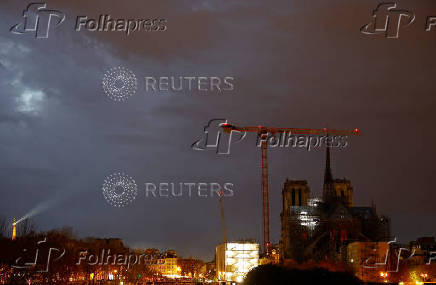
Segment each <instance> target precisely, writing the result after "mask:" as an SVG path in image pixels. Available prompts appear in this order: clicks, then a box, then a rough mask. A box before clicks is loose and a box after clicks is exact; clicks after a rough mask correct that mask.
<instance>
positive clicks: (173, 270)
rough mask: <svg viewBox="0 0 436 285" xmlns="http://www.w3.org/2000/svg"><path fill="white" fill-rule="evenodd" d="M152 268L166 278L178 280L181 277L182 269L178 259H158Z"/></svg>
mask: <svg viewBox="0 0 436 285" xmlns="http://www.w3.org/2000/svg"><path fill="white" fill-rule="evenodd" d="M151 268H152V269H153V270H154V271H155V272H157V273H160V274H162V275H164V276H167V277H170V278H176V277H179V276H180V273H181V268H180V267H179V266H178V265H177V257H167V258H161V259H158V260H157V262H156V264H152V265H151Z"/></svg>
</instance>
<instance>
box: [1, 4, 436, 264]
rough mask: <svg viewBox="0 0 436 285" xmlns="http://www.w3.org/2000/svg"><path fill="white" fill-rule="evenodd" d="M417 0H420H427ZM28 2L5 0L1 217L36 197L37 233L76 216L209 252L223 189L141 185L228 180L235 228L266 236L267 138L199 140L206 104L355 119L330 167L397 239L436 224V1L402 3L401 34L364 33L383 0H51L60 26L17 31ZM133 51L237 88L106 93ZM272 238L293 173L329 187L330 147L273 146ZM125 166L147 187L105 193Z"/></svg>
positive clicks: (139, 71)
mask: <svg viewBox="0 0 436 285" xmlns="http://www.w3.org/2000/svg"><path fill="white" fill-rule="evenodd" d="M418 2H419V3H418ZM29 3H30V2H27V1H17V0H1V3H0V27H1V29H0V95H1V96H0V154H1V160H0V189H1V199H0V215H2V216H4V217H6V218H8V219H12V218H13V217H16V218H19V217H21V216H23V215H25V214H26V213H28V212H29V211H31V210H32V209H34V208H35V207H36V208H37V209H38V208H40V209H45V211H41V212H40V213H39V214H38V215H36V216H34V217H33V220H34V221H35V223H36V224H37V226H38V229H40V230H49V229H52V228H60V227H63V226H71V227H73V228H74V230H75V232H76V233H77V235H78V236H80V237H86V236H98V237H119V238H122V239H123V240H124V241H125V242H126V243H127V244H128V245H130V246H132V247H158V248H161V249H169V248H173V249H176V250H177V251H178V252H179V254H181V255H183V256H185V257H189V256H195V257H199V258H203V259H205V260H210V259H212V258H213V256H214V253H215V246H216V245H217V244H218V243H220V242H221V223H220V216H219V204H218V200H217V199H216V198H201V197H191V198H189V197H183V198H150V197H149V198H146V197H145V195H144V191H143V189H144V188H145V187H144V184H145V183H146V182H153V183H159V182H174V183H179V182H197V183H198V182H217V183H221V184H223V183H226V182H229V183H233V184H234V187H233V190H234V193H235V195H234V197H230V198H227V199H225V201H224V207H225V216H226V219H227V221H226V223H227V228H228V229H227V232H228V236H229V239H240V238H256V239H257V240H259V241H261V234H262V232H261V230H262V227H261V225H262V220H261V176H260V151H259V149H258V148H257V147H255V136H254V135H248V137H247V138H246V140H244V141H242V142H240V143H238V144H235V145H234V146H232V153H231V154H230V155H228V156H225V155H217V154H216V153H214V151H194V150H192V149H191V144H192V143H193V142H194V141H196V140H198V139H199V138H201V136H202V132H203V127H204V126H205V125H206V124H207V123H208V121H209V120H210V119H214V118H226V119H228V120H229V121H230V122H233V123H236V124H239V125H254V126H256V125H264V126H277V127H302V128H306V127H307V128H323V127H328V128H335V129H354V128H356V127H357V128H359V129H360V130H361V132H362V136H360V137H354V138H351V139H349V146H348V147H347V148H345V149H333V150H332V169H333V175H334V176H335V177H336V178H344V177H346V178H347V179H350V180H351V182H352V185H353V187H354V201H355V205H356V206H370V205H371V201H372V200H374V201H375V202H376V204H377V210H378V212H379V213H380V214H386V215H388V216H390V217H391V218H392V233H393V235H395V236H396V237H397V238H398V239H399V240H400V241H403V242H406V241H409V240H414V239H416V238H417V237H419V236H426V235H430V236H434V235H435V234H436V233H435V222H434V221H435V220H436V210H435V208H436V207H435V201H436V199H435V198H436V194H435V189H436V180H435V178H434V177H435V174H434V172H433V171H434V169H435V168H434V159H435V157H436V149H435V147H434V145H435V141H436V135H435V132H434V123H435V119H436V113H435V106H436V99H435V96H436V95H435V91H436V87H435V85H434V82H435V75H436V57H435V54H436V29H435V30H434V31H430V32H425V23H426V17H427V16H436V3H435V2H434V1H430V0H420V1H399V2H398V4H399V8H400V9H406V10H410V11H413V12H414V13H415V14H416V20H415V22H414V23H413V24H412V25H411V26H409V27H406V28H403V29H401V31H400V37H399V38H398V39H387V38H385V37H384V36H383V35H364V34H362V33H360V28H361V27H362V26H363V25H365V24H367V23H369V22H370V21H371V15H372V10H374V9H375V8H376V7H377V5H378V4H379V3H380V2H378V1H372V0H365V1H362V0H357V1H345V0H341V1H339V0H332V1H326V0H312V1H304V0H296V1H294V0H287V1H259V0H250V1H242V0H240V1H238V0H232V1H231V0H220V1H205V0H203V1H200V0H193V1H187V0H173V1H162V0H159V1H157V0H156V1H143V0H135V1H133V0H131V1H118V0H105V1H103V0H99V1H85V0H78V1H66V0H62V1H48V2H47V7H48V8H49V9H55V10H59V11H62V12H64V13H65V14H66V15H67V16H66V20H65V22H64V23H63V24H62V25H60V26H59V27H57V28H56V29H52V30H51V31H50V35H49V38H48V39H36V38H35V37H34V36H33V35H29V34H25V35H17V34H12V33H10V32H9V29H10V28H11V27H12V26H13V25H15V24H17V23H19V22H21V21H22V20H23V18H22V12H23V10H24V9H25V8H26V6H27V5H28V4H29ZM100 14H108V15H111V17H112V18H124V19H128V18H149V17H156V18H164V19H167V23H166V24H167V27H168V30H167V31H164V32H136V33H133V34H132V35H129V36H126V35H125V34H124V33H122V32H87V31H81V32H76V31H74V26H75V22H76V17H77V16H79V15H86V16H88V17H93V18H98V16H99V15H100ZM116 66H124V67H126V68H128V69H130V70H132V71H133V72H134V73H135V74H136V76H137V77H138V82H140V83H141V82H143V80H141V78H143V77H145V76H156V77H157V76H202V75H205V76H220V77H225V76H232V77H234V78H235V80H234V84H235V89H234V90H233V91H231V92H222V93H219V92H215V93H213V92H209V93H208V92H206V93H201V92H189V91H185V92H158V93H156V92H154V93H147V92H145V91H144V88H143V86H141V84H139V85H140V86H139V87H138V92H137V93H136V95H134V96H133V97H131V98H130V99H129V100H127V101H126V102H124V103H116V102H113V101H111V100H110V99H109V98H108V97H107V96H106V95H105V94H104V92H103V90H102V87H101V82H102V77H103V74H104V73H105V72H106V71H107V70H108V69H110V68H112V67H116ZM269 154H270V158H269V162H270V199H271V239H272V241H273V242H275V243H276V242H278V241H279V238H280V212H281V189H282V186H283V183H284V181H285V179H286V178H289V179H305V180H308V182H309V186H310V188H311V191H312V195H314V196H320V195H321V191H322V181H323V171H324V165H325V162H324V159H325V152H324V149H318V150H313V151H310V152H308V151H305V150H303V149H292V148H291V149H273V150H271V151H270V152H269ZM115 171H124V172H125V173H127V174H128V175H130V176H132V177H134V178H135V180H136V182H137V183H138V188H139V194H138V197H137V198H136V200H135V201H134V202H133V203H132V204H130V205H128V206H127V207H124V208H114V207H112V206H110V205H109V204H108V203H106V201H105V199H104V198H103V195H102V191H101V187H102V184H103V181H104V179H105V177H106V176H107V175H109V174H112V173H114V172H115Z"/></svg>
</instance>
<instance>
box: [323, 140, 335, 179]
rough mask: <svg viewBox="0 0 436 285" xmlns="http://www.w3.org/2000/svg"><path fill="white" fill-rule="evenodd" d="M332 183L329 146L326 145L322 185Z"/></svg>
mask: <svg viewBox="0 0 436 285" xmlns="http://www.w3.org/2000/svg"><path fill="white" fill-rule="evenodd" d="M332 181H333V175H332V169H331V167H330V146H329V145H327V149H326V159H325V170H324V184H327V183H330V182H332Z"/></svg>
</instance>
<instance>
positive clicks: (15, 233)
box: [12, 219, 17, 240]
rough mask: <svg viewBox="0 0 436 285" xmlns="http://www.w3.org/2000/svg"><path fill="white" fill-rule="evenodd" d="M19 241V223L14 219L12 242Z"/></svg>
mask: <svg viewBox="0 0 436 285" xmlns="http://www.w3.org/2000/svg"><path fill="white" fill-rule="evenodd" d="M16 239H17V223H16V222H15V219H14V223H13V224H12V240H16Z"/></svg>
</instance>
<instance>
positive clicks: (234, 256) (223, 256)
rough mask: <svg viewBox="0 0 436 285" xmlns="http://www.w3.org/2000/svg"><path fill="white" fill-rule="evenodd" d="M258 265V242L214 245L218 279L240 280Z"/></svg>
mask: <svg viewBox="0 0 436 285" xmlns="http://www.w3.org/2000/svg"><path fill="white" fill-rule="evenodd" d="M258 265H259V244H258V243H254V242H227V243H222V244H220V245H218V246H217V247H216V267H217V277H218V280H220V281H230V282H238V283H239V282H242V281H243V279H244V277H245V275H246V274H247V273H248V271H250V270H251V269H252V268H254V267H256V266H258Z"/></svg>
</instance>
